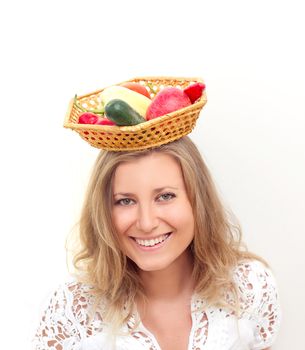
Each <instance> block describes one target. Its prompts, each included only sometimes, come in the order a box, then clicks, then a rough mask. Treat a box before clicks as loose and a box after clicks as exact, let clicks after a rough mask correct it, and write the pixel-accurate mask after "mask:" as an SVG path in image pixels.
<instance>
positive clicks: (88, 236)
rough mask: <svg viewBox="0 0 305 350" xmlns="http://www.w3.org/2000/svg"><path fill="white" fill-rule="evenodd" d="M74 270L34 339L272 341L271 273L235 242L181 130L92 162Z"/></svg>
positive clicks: (246, 345)
mask: <svg viewBox="0 0 305 350" xmlns="http://www.w3.org/2000/svg"><path fill="white" fill-rule="evenodd" d="M79 241H80V247H79V250H78V253H77V254H76V255H75V257H74V265H75V267H76V269H77V272H78V273H77V276H76V280H75V281H73V282H70V283H67V284H66V285H64V286H63V287H61V288H59V289H58V290H57V291H56V292H55V294H54V296H53V298H52V299H51V302H50V305H49V307H48V309H47V310H46V312H45V314H44V316H43V318H42V321H41V324H40V327H39V329H38V331H37V334H36V337H35V340H34V344H35V349H37V350H38V349H56V350H76V349H77V350H80V349H82V350H83V349H90V350H94V349H107V350H108V349H111V348H114V349H132V350H134V349H139V350H140V349H147V350H155V349H159V350H160V349H162V350H173V349H175V350H186V349H189V350H190V349H198V350H200V349H206V350H211V349H213V350H217V349H221V350H227V349H270V346H271V344H272V343H273V341H274V339H275V336H276V334H277V331H278V328H279V319H280V316H279V315H280V310H279V304H278V297H277V291H276V286H275V282H274V279H273V276H272V273H271V272H270V270H269V268H268V267H267V265H266V264H265V263H264V261H263V260H262V259H261V258H259V257H257V256H256V255H254V254H252V253H250V252H248V251H247V250H246V249H245V248H243V247H242V245H241V237H240V230H239V228H238V227H237V226H236V225H233V224H232V223H231V222H230V219H229V217H228V215H227V213H226V212H225V210H224V208H223V206H222V204H221V202H220V200H219V198H218V196H217V193H216V189H215V186H214V184H213V182H212V179H211V177H210V174H209V171H208V169H207V167H206V165H205V164H204V162H203V160H202V158H201V156H200V154H199V152H198V150H197V148H196V147H195V145H194V144H193V143H192V141H191V140H190V139H189V138H188V137H187V136H185V137H183V138H181V139H179V140H177V141H174V142H171V143H169V144H166V145H162V146H160V147H158V148H153V149H149V150H144V151H133V152H105V151H102V152H101V153H100V155H99V157H98V159H97V161H96V164H95V167H94V170H93V173H92V177H91V181H90V184H89V188H88V192H87V195H86V198H85V202H84V206H83V210H82V215H81V219H80V224H79Z"/></svg>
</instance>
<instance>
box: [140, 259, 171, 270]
mask: <svg viewBox="0 0 305 350" xmlns="http://www.w3.org/2000/svg"><path fill="white" fill-rule="evenodd" d="M136 265H137V266H138V268H139V269H140V270H142V271H147V272H152V271H161V270H164V269H166V268H167V267H168V266H169V265H170V263H169V262H168V263H165V262H161V261H158V262H156V263H153V262H152V261H148V262H147V263H145V262H143V261H141V262H136Z"/></svg>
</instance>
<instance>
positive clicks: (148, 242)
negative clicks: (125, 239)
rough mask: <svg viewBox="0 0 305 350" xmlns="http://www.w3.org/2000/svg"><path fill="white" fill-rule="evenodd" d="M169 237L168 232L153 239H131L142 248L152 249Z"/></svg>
mask: <svg viewBox="0 0 305 350" xmlns="http://www.w3.org/2000/svg"><path fill="white" fill-rule="evenodd" d="M170 235H171V232H168V233H165V234H164V235H161V236H158V237H156V238H154V239H140V238H136V237H132V239H133V240H134V241H135V242H136V243H137V244H138V245H140V246H142V247H154V246H157V245H159V244H161V243H163V242H164V241H165V240H166V239H167V238H168V237H169V236H170Z"/></svg>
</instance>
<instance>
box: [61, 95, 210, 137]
mask: <svg viewBox="0 0 305 350" xmlns="http://www.w3.org/2000/svg"><path fill="white" fill-rule="evenodd" d="M92 94H94V93H91V94H88V95H86V96H90V95H92ZM206 102H207V97H206V93H205V90H204V92H203V94H202V96H201V98H200V99H199V100H198V101H197V102H195V103H193V104H191V105H189V106H187V107H184V108H181V109H179V110H178V111H179V112H178V111H174V112H171V113H168V114H165V115H163V116H160V117H157V118H154V119H151V120H147V121H145V122H143V123H140V124H137V125H131V126H117V125H113V126H112V125H105V126H104V125H96V124H78V123H74V122H71V121H70V115H71V110H72V108H73V105H74V98H73V99H71V101H70V103H69V108H68V111H67V113H66V117H65V121H64V125H63V126H64V127H65V128H69V129H72V130H93V131H102V132H111V133H120V132H130V133H132V132H138V131H141V130H145V129H147V128H149V127H152V126H154V125H158V124H160V123H162V122H165V121H167V120H168V119H172V118H174V117H175V115H178V114H181V112H188V111H192V110H193V109H196V108H202V107H203V106H204V105H205V104H206Z"/></svg>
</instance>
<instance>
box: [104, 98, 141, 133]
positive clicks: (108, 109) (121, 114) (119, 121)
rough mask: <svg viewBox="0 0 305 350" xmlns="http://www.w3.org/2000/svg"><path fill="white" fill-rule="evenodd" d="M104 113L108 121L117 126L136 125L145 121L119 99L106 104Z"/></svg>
mask: <svg viewBox="0 0 305 350" xmlns="http://www.w3.org/2000/svg"><path fill="white" fill-rule="evenodd" d="M105 113H106V116H107V118H108V119H110V120H112V121H113V122H114V123H115V124H116V125H119V126H130V125H137V124H140V123H143V122H145V121H146V120H145V119H144V118H143V117H142V116H141V115H140V114H139V113H138V112H137V111H135V110H134V109H133V108H132V107H131V106H130V105H129V104H128V103H126V102H125V101H123V100H120V99H114V100H111V101H110V102H108V103H107V104H106V106H105Z"/></svg>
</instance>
